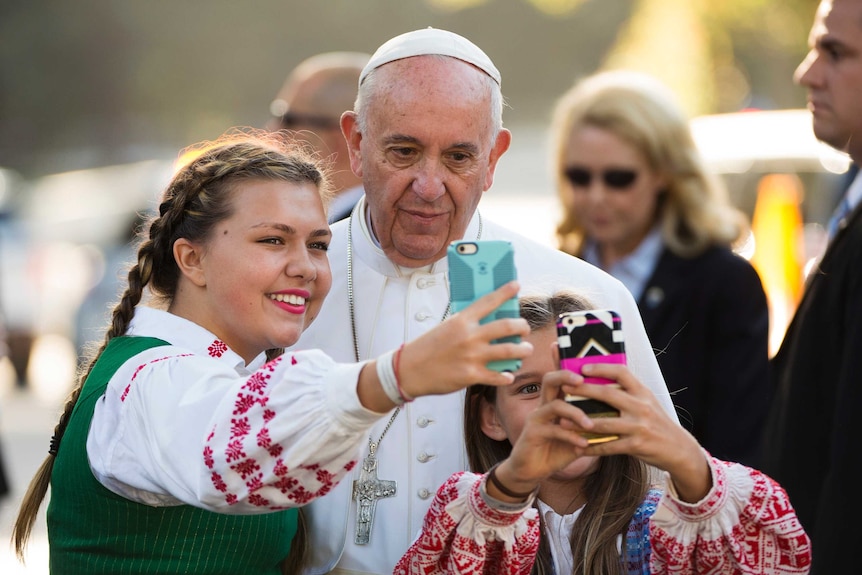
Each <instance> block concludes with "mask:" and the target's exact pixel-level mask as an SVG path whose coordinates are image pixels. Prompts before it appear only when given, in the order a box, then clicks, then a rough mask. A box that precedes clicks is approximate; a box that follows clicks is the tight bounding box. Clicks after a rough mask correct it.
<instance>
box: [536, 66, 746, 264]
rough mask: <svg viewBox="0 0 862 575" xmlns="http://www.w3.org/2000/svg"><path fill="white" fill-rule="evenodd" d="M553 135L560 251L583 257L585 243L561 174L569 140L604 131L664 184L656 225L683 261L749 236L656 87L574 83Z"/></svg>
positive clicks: (612, 75) (654, 83)
mask: <svg viewBox="0 0 862 575" xmlns="http://www.w3.org/2000/svg"><path fill="white" fill-rule="evenodd" d="M551 125H552V134H551V150H552V153H551V157H552V163H553V166H552V169H553V172H554V178H555V182H556V187H557V194H558V197H559V199H560V202H561V204H562V207H563V218H562V221H561V222H560V223H559V224H558V226H557V239H558V241H559V248H560V249H561V250H563V251H565V252H567V253H570V254H573V255H580V254H581V251H582V250H583V248H584V242H585V240H586V239H587V238H586V237H585V232H584V229H583V227H582V226H581V225H580V224H579V223H578V218H577V217H576V214H575V213H574V211H573V207H572V192H571V188H570V184H569V183H568V182H567V181H566V179H565V176H564V174H563V172H564V170H565V168H566V166H565V161H566V149H567V147H568V145H569V140H570V138H571V136H572V133H573V132H575V131H576V130H578V129H581V128H583V127H587V126H590V127H595V128H599V129H601V130H606V131H608V132H610V133H612V134H614V135H615V136H617V137H618V138H620V139H622V140H623V141H625V142H628V143H629V144H630V145H631V146H633V147H634V148H635V149H636V150H637V151H638V152H639V153H640V154H642V155H643V157H644V158H645V160H646V162H647V163H648V165H649V166H650V168H651V169H652V170H653V171H655V172H656V173H657V174H659V175H660V176H663V177H664V179H665V181H666V182H667V186H666V188H665V189H664V190H663V193H662V194H661V196H660V199H659V205H658V209H657V213H656V216H655V221H656V222H657V223H659V224H660V226H661V235H662V239H663V241H664V244H665V245H666V246H667V248H668V249H669V250H671V251H672V252H673V253H675V254H677V255H679V256H681V257H693V256H696V255H698V254H700V253H701V252H703V251H704V250H705V249H707V248H708V247H710V246H712V245H725V246H730V245H732V244H734V242H737V241H739V240H740V239H741V238H742V237H743V236H744V234H745V233H746V232H747V229H748V223H747V219H746V217H745V215H744V214H743V213H742V212H740V211H739V210H737V209H736V208H735V207H733V206H732V205H731V204H730V201H729V200H728V197H727V191H726V189H725V188H724V185H723V183H722V182H721V181H720V180H719V178H718V177H717V176H715V175H713V174H711V173H709V171H708V170H707V169H706V167H705V165H704V162H703V160H702V158H701V156H700V153H699V152H698V150H697V147H696V145H695V143H694V139H693V138H692V135H691V131H690V129H689V125H688V120H687V118H686V117H685V115H684V114H683V112H682V110H681V108H680V107H679V106H678V104H677V103H676V101H675V99H674V96H673V94H672V93H671V92H670V90H669V89H668V88H666V87H665V86H664V85H662V84H661V83H660V82H658V80H656V79H654V78H652V77H651V76H647V75H645V74H640V73H636V72H628V71H611V72H601V73H598V74H595V75H592V76H589V77H587V78H586V79H584V80H582V81H580V82H578V83H576V84H575V85H574V86H573V87H572V88H571V89H569V91H568V92H566V93H565V94H564V95H563V96H562V97H561V98H560V99H559V100H558V102H557V105H556V107H555V110H554V114H553V121H552V124H551Z"/></svg>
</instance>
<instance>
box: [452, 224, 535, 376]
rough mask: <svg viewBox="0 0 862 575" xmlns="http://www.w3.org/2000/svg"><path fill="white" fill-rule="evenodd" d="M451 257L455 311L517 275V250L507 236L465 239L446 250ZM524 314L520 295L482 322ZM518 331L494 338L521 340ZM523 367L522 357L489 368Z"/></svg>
mask: <svg viewBox="0 0 862 575" xmlns="http://www.w3.org/2000/svg"><path fill="white" fill-rule="evenodd" d="M446 256H447V259H448V260H449V294H450V297H451V301H452V313H456V312H459V311H461V310H463V309H464V308H466V307H467V306H469V305H470V304H471V303H473V302H474V301H476V300H477V299H478V298H480V297H482V296H483V295H486V294H489V293H491V292H492V291H494V290H495V289H497V288H499V287H500V286H502V285H504V284H507V283H509V282H510V281H512V280H514V279H516V278H517V273H516V272H515V252H514V250H513V248H512V243H511V242H507V241H504V240H472V241H470V240H462V241H455V242H452V243H451V244H450V245H449V248H448V249H447V252H446ZM517 317H520V308H519V307H518V297H517V296H515V297H512V298H509V299H508V300H507V301H506V302H505V303H503V305H501V306H500V307H498V308H497V309H496V310H495V311H494V312H493V313H491V314H489V315H487V316H485V317H483V318H482V319H481V320H480V323H487V322H489V321H493V320H496V319H503V318H517ZM519 341H521V338H520V336H517V335H514V336H509V337H505V338H501V339H496V340H494V343H503V342H516V343H517V342H519ZM520 367H521V360H520V359H507V360H500V361H492V362H490V363H488V368H490V369H493V370H496V371H516V370H518V369H520Z"/></svg>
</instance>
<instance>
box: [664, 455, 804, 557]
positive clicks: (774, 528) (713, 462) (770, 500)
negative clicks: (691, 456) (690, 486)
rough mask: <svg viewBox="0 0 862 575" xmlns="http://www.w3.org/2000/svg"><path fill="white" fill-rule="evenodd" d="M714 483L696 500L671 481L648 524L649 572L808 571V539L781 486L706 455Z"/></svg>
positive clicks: (741, 466)
mask: <svg viewBox="0 0 862 575" xmlns="http://www.w3.org/2000/svg"><path fill="white" fill-rule="evenodd" d="M709 463H710V468H711V470H712V479H713V488H712V490H711V491H710V492H709V494H707V496H706V497H705V498H704V499H703V500H702V501H699V502H697V503H693V504H689V503H685V502H683V501H681V500H679V499H677V498H676V497H675V494H674V493H673V486H672V485H671V484H670V483H671V482H670V481H668V484H669V490H668V492H667V493H665V495H664V497H663V498H662V500H661V503H660V505H659V508H658V509H657V511H656V513H655V514H654V515H653V517H652V520H651V523H650V543H651V547H652V557H651V560H650V567H651V572H652V573H654V574H658V573H673V574H677V573H772V574H779V573H782V574H783V573H787V574H791V573H808V570H809V569H810V566H811V542H810V540H809V539H808V536H807V535H806V533H805V531H804V530H803V529H802V525H801V524H800V523H799V519H798V518H797V517H796V512H795V511H794V510H793V507H792V506H791V505H790V500H789V499H788V497H787V493H786V492H785V491H784V489H783V488H782V487H781V486H780V485H779V484H778V483H776V482H775V481H774V480H772V479H771V478H770V477H768V476H767V475H765V474H764V473H761V472H760V471H757V470H755V469H751V468H749V467H745V466H744V465H741V464H738V463H728V462H724V461H721V460H719V459H715V458H712V457H710V458H709Z"/></svg>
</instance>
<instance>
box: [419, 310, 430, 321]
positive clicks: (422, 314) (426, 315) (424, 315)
mask: <svg viewBox="0 0 862 575" xmlns="http://www.w3.org/2000/svg"><path fill="white" fill-rule="evenodd" d="M415 317H416V319H417V320H418V321H425V320H426V319H428V318H429V317H431V314H430V313H425V312H424V311H420V312H418V313H417V314H416V316H415Z"/></svg>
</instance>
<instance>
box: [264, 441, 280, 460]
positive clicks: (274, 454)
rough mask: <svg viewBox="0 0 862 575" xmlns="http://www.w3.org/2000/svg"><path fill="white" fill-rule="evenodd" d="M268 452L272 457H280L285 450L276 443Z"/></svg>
mask: <svg viewBox="0 0 862 575" xmlns="http://www.w3.org/2000/svg"><path fill="white" fill-rule="evenodd" d="M267 451H268V452H269V454H270V456H272V457H278V456H279V455H281V454H282V452H283V451H284V448H283V447H282V446H281V445H279V444H278V443H274V444H272V445H270V446H269V447H268V448H267Z"/></svg>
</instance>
